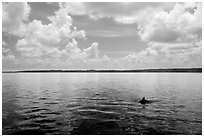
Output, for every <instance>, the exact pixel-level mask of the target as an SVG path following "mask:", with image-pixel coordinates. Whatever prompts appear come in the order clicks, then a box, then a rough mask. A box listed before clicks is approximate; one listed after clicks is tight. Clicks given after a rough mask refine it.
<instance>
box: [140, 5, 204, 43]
mask: <svg viewBox="0 0 204 137" xmlns="http://www.w3.org/2000/svg"><path fill="white" fill-rule="evenodd" d="M189 10H190V11H191V12H189ZM201 14H202V8H201V3H192V4H189V3H182V4H178V3H177V4H176V5H175V6H174V8H173V9H172V10H171V11H169V12H165V11H161V12H154V13H152V14H149V15H147V16H146V17H145V19H143V20H142V21H140V22H139V23H140V26H139V28H138V29H139V35H140V37H141V40H143V41H156V42H173V41H178V42H179V41H182V40H185V38H184V36H185V35H186V36H189V35H190V34H191V36H192V34H194V35H199V34H200V32H201V30H202V18H201V17H202V15H201Z"/></svg>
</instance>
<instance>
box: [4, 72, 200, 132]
mask: <svg viewBox="0 0 204 137" xmlns="http://www.w3.org/2000/svg"><path fill="white" fill-rule="evenodd" d="M2 81H3V83H2V84H3V88H2V103H3V104H2V124H3V125H2V132H3V134H115V135H117V134H136V135H138V134H201V133H202V74H201V73H3V77H2ZM143 96H145V97H146V98H147V99H149V100H152V101H153V102H152V103H151V104H146V105H141V104H139V103H138V101H139V100H140V99H141V98H142V97H143Z"/></svg>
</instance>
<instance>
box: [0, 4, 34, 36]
mask: <svg viewBox="0 0 204 137" xmlns="http://www.w3.org/2000/svg"><path fill="white" fill-rule="evenodd" d="M30 9H31V8H30V6H29V5H28V4H27V3H20V2H10V3H2V30H3V32H8V33H11V34H15V35H21V34H20V33H19V31H20V30H21V29H22V27H23V25H24V23H25V22H26V21H28V16H29V14H30Z"/></svg>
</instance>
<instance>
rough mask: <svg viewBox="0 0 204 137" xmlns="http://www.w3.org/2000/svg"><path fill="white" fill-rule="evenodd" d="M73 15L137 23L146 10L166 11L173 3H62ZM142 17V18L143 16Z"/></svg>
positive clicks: (61, 5)
mask: <svg viewBox="0 0 204 137" xmlns="http://www.w3.org/2000/svg"><path fill="white" fill-rule="evenodd" d="M59 5H60V7H63V8H65V9H66V11H67V12H68V13H69V14H71V15H88V16H89V17H90V18H91V19H94V20H97V19H100V18H113V19H114V20H115V21H117V22H118V23H135V21H136V20H135V18H133V17H137V16H138V15H139V14H141V11H144V9H145V10H146V9H152V10H156V9H165V10H168V9H169V8H170V7H172V5H173V4H172V3H155V2H153V3H151V2H148V3H147V2H128V3H126V2H117V3H116V2H108V3H106V2H85V3H80V2H75V3H72V2H69V3H60V4H59ZM141 17H142V16H141Z"/></svg>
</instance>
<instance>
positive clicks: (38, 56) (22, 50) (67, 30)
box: [2, 2, 202, 70]
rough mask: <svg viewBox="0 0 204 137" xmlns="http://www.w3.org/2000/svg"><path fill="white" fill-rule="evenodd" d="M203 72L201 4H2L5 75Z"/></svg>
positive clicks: (3, 67)
mask: <svg viewBox="0 0 204 137" xmlns="http://www.w3.org/2000/svg"><path fill="white" fill-rule="evenodd" d="M179 67H202V3H167V2H164V3H162V2H159V3H158V2H153V3H150V2H145V3H142V2H84V3H80V2H77V3H71V2H68V3H54V2H41V3H37V2H30V3H25V2H24V3H23V2H22V3H20V2H19V3H14V2H9V3H5V2H4V3H2V69H3V70H25V69H143V68H179Z"/></svg>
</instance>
